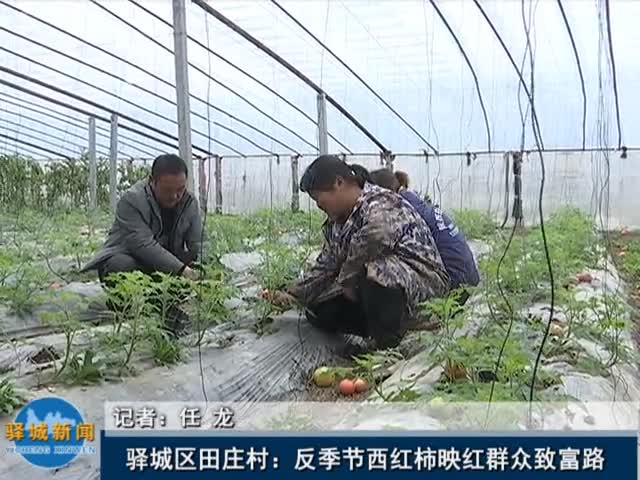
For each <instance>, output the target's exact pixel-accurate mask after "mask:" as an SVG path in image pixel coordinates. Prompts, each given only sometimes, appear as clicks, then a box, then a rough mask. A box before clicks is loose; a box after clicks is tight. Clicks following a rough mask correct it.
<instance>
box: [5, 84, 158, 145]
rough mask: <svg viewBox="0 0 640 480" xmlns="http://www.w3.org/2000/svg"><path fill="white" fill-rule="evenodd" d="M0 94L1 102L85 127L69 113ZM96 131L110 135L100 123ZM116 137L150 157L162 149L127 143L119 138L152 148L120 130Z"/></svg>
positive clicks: (122, 143)
mask: <svg viewBox="0 0 640 480" xmlns="http://www.w3.org/2000/svg"><path fill="white" fill-rule="evenodd" d="M0 96H1V97H6V98H2V99H1V100H2V101H3V102H6V103H8V104H9V105H13V106H15V107H18V108H21V109H25V110H28V111H30V112H34V113H37V114H39V115H42V116H43V117H47V118H51V119H54V120H57V121H59V122H63V123H65V124H68V125H71V126H73V127H77V128H81V129H86V123H85V122H83V121H82V120H80V119H78V118H76V117H73V116H71V115H67V114H65V113H62V112H58V111H57V110H54V109H52V108H48V107H45V106H44V105H40V104H38V103H35V102H30V101H29V100H27V99H24V98H20V97H16V96H15V95H11V94H9V93H5V92H0ZM7 98H10V99H12V100H18V101H20V102H23V103H25V104H26V105H23V104H22V103H17V102H14V101H12V100H7ZM28 105H30V106H28ZM33 107H37V108H39V109H42V110H43V111H41V110H38V109H36V108H33ZM23 116H24V115H23ZM25 118H26V116H25ZM96 133H99V134H100V135H102V136H103V137H107V138H109V137H110V130H109V129H108V128H105V127H101V126H100V125H96ZM118 137H119V138H118V143H119V144H121V145H123V146H126V147H129V148H131V149H133V150H134V151H136V152H139V153H143V154H145V155H149V156H151V157H155V156H157V153H162V151H163V150H159V149H157V150H155V153H154V152H153V151H151V150H146V149H143V148H139V147H137V146H134V145H131V144H129V143H127V142H124V141H122V140H120V139H121V138H123V139H125V140H128V141H130V142H132V143H137V144H138V145H142V146H143V147H145V148H154V147H153V146H151V145H148V144H145V143H142V142H140V141H139V140H136V139H135V138H131V137H128V136H126V135H124V134H121V133H120V132H118ZM119 153H123V152H121V151H119ZM127 156H128V155H127Z"/></svg>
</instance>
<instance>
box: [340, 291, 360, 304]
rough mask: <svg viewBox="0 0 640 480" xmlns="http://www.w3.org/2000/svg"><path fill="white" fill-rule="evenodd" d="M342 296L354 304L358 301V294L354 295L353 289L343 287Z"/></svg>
mask: <svg viewBox="0 0 640 480" xmlns="http://www.w3.org/2000/svg"><path fill="white" fill-rule="evenodd" d="M342 295H344V296H345V298H346V299H347V300H349V301H351V302H354V303H355V302H357V301H358V294H357V293H356V290H355V288H353V287H343V288H342Z"/></svg>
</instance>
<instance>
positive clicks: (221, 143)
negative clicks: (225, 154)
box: [0, 27, 272, 155]
mask: <svg viewBox="0 0 640 480" xmlns="http://www.w3.org/2000/svg"><path fill="white" fill-rule="evenodd" d="M0 29H2V27H0ZM0 50H3V51H5V52H7V53H10V54H12V55H15V56H17V57H19V58H21V59H23V60H25V61H27V62H31V63H34V64H35V65H38V66H40V67H42V68H45V69H47V70H50V71H52V72H55V73H57V74H58V75H62V76H64V77H66V78H69V79H71V80H74V81H76V82H79V83H81V84H83V85H86V86H88V87H91V88H94V89H96V90H98V91H99V92H101V93H104V94H105V95H109V96H110V97H114V98H116V99H117V100H118V101H120V102H124V103H126V104H127V105H131V106H132V107H134V108H137V109H139V110H142V111H143V112H145V113H148V114H150V115H153V116H154V117H157V118H160V119H162V120H165V121H167V122H169V123H171V124H173V125H178V122H177V121H176V120H175V118H172V117H168V116H166V115H163V114H162V113H159V112H157V111H155V110H151V109H149V108H147V107H145V106H143V105H140V104H139V103H136V102H132V101H131V100H128V99H126V98H123V97H121V96H120V95H117V94H115V93H113V92H111V91H109V90H106V89H104V88H102V87H99V86H98V85H96V84H94V83H91V82H87V81H85V80H83V79H81V78H79V77H76V76H74V75H71V74H68V73H65V72H63V71H62V70H58V69H57V68H54V67H51V66H49V65H46V64H44V63H42V62H39V61H37V60H35V59H33V58H29V57H26V56H24V55H21V54H20V53H17V52H14V51H12V50H9V49H8V48H5V47H2V46H0ZM215 123H216V124H217V126H219V127H220V128H223V129H224V130H227V131H228V132H230V133H232V134H233V135H236V136H237V137H239V138H242V139H243V140H245V141H246V142H247V143H250V144H251V145H253V146H254V147H256V148H257V149H258V150H261V151H263V152H264V153H272V152H270V151H269V150H267V149H265V148H263V147H262V146H261V145H258V144H257V143H256V142H254V141H253V140H251V139H250V138H248V137H246V136H245V135H243V134H241V133H238V132H236V131H235V130H234V129H232V128H229V127H227V126H226V125H222V124H218V123H217V122H215ZM191 131H192V132H193V133H197V134H198V135H201V136H203V137H206V134H205V133H203V132H201V131H199V130H197V129H195V128H192V129H191ZM216 143H217V144H218V145H220V146H222V147H224V148H226V149H227V150H229V151H232V152H233V153H236V154H238V155H242V153H241V152H240V151H238V150H236V149H235V148H233V147H231V146H229V145H227V144H225V143H223V142H218V141H217V142H216Z"/></svg>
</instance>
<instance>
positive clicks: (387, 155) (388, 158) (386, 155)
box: [381, 152, 396, 172]
mask: <svg viewBox="0 0 640 480" xmlns="http://www.w3.org/2000/svg"><path fill="white" fill-rule="evenodd" d="M381 156H382V164H383V165H384V168H387V169H389V170H391V171H392V172H393V160H394V159H395V158H396V156H395V155H394V154H393V153H391V152H382V154H381Z"/></svg>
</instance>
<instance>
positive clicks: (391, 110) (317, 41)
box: [271, 0, 437, 152]
mask: <svg viewBox="0 0 640 480" xmlns="http://www.w3.org/2000/svg"><path fill="white" fill-rule="evenodd" d="M271 3H273V4H274V5H275V6H276V7H277V8H278V9H279V10H280V11H282V12H283V13H284V14H285V15H286V16H287V17H288V18H289V19H290V20H291V21H293V22H294V23H295V24H296V25H297V26H298V27H300V28H301V29H302V30H303V31H304V32H305V33H306V34H307V35H309V36H310V37H311V38H313V40H314V41H315V42H316V43H318V44H319V45H320V46H321V47H322V48H323V50H326V51H327V52H328V53H329V55H331V56H332V57H333V58H334V59H335V60H337V61H338V63H340V65H342V66H343V67H344V68H346V69H347V71H348V72H349V73H351V75H353V76H354V77H355V78H356V79H357V80H358V81H359V82H360V83H361V84H362V85H363V86H364V87H365V88H366V89H367V90H369V92H371V94H373V96H374V97H376V98H377V99H378V100H379V101H380V102H382V104H383V105H384V106H385V107H387V109H389V111H390V112H391V113H393V114H394V116H395V117H397V118H398V119H399V120H400V121H401V122H402V123H403V124H404V125H406V126H407V127H408V128H409V130H411V131H412V132H413V133H414V134H415V135H416V136H417V137H418V138H419V139H420V140H421V141H423V142H424V143H425V145H427V146H428V147H429V148H430V149H431V150H433V151H434V152H437V150H436V149H435V147H433V145H431V143H429V141H428V140H427V139H426V138H424V137H423V136H422V134H421V133H420V132H418V130H416V128H415V127H414V126H413V125H411V124H410V123H409V122H408V121H407V120H406V119H405V118H404V117H403V116H402V115H401V114H400V113H398V111H397V110H396V109H394V108H393V107H392V106H391V105H390V104H389V102H387V101H386V100H385V99H384V98H382V96H381V95H380V94H379V93H378V92H377V91H376V90H374V89H373V88H372V87H371V86H370V85H369V84H368V83H367V82H366V81H365V80H364V79H363V78H362V77H361V76H360V75H358V74H357V73H356V72H355V71H354V70H353V69H352V68H351V67H350V66H349V65H348V64H347V63H346V62H345V61H344V60H342V58H340V57H339V56H338V55H337V54H336V53H335V52H334V51H333V50H331V49H330V48H329V47H328V46H327V44H326V43H324V42H323V41H322V40H320V39H319V38H318V37H316V36H315V35H314V34H313V33H312V32H311V31H310V30H309V29H308V28H307V27H305V26H304V25H303V24H302V23H301V22H300V21H299V20H298V19H297V18H296V17H295V16H293V15H292V14H291V13H289V11H288V10H287V9H286V8H284V7H283V6H282V5H280V4H279V3H278V2H277V1H276V0H271Z"/></svg>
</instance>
